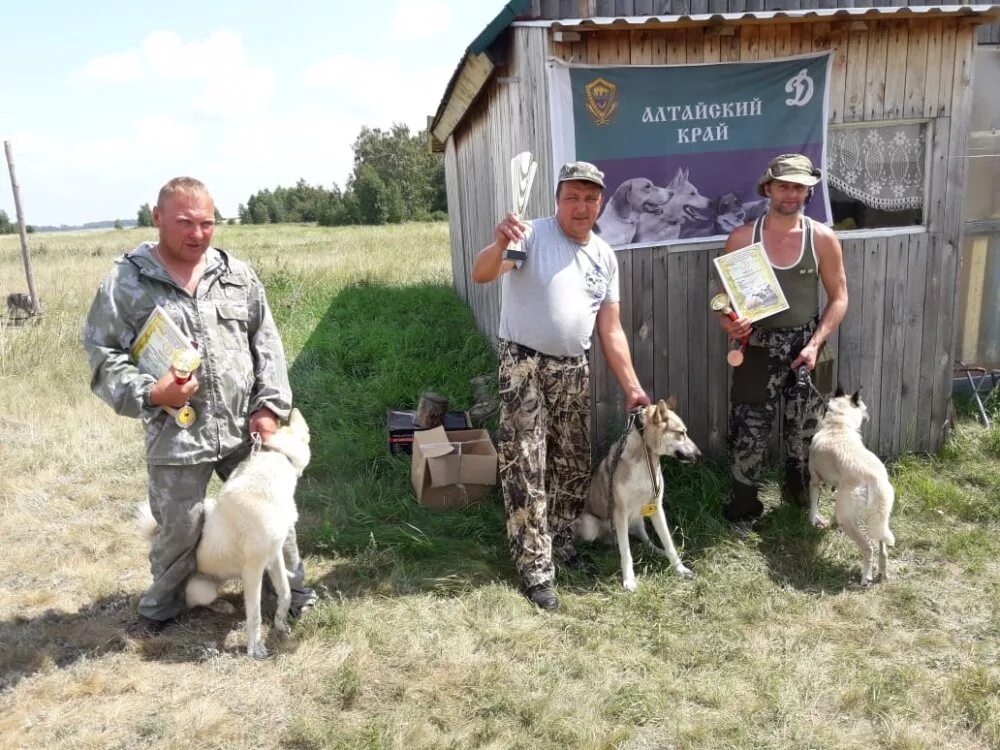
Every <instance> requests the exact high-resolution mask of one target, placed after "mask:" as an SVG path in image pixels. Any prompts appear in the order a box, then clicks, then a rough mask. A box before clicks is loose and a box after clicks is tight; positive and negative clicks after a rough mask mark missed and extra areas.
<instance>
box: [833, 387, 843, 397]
mask: <svg viewBox="0 0 1000 750" xmlns="http://www.w3.org/2000/svg"><path fill="white" fill-rule="evenodd" d="M843 395H845V394H844V387H843V386H842V385H841V384H840V383H837V390H836V391H834V392H833V397H834V398H840V397H841V396H843Z"/></svg>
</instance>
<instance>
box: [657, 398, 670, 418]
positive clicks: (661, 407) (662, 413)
mask: <svg viewBox="0 0 1000 750" xmlns="http://www.w3.org/2000/svg"><path fill="white" fill-rule="evenodd" d="M669 409H670V407H669V406H667V402H666V401H664V400H663V399H662V398H661V399H660V400H659V401H657V402H656V421H657V422H666V421H667V412H668V411H669Z"/></svg>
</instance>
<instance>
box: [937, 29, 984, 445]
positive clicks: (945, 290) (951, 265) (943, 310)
mask: <svg viewBox="0 0 1000 750" xmlns="http://www.w3.org/2000/svg"><path fill="white" fill-rule="evenodd" d="M975 45H976V40H975V27H973V26H969V25H963V26H961V27H959V29H958V31H957V34H956V38H955V57H954V60H955V62H954V66H953V73H952V85H951V93H952V99H951V102H950V105H949V111H950V112H951V133H950V136H949V141H948V172H949V173H948V179H947V184H946V187H945V194H946V200H945V220H944V237H943V239H944V242H943V244H942V259H941V287H940V292H941V307H940V312H939V315H938V321H937V323H938V328H937V343H936V359H935V361H936V362H937V369H936V371H935V373H934V390H933V393H932V398H933V401H932V404H931V429H932V431H931V441H932V444H933V446H934V450H937V449H939V448H940V447H941V445H942V443H943V442H944V438H945V437H946V436H947V430H946V427H945V425H946V422H947V419H948V413H949V412H948V408H949V406H950V404H951V378H952V368H953V363H954V359H955V346H956V339H957V331H958V326H957V316H956V315H955V298H956V296H957V291H958V261H959V255H960V254H959V242H960V235H961V222H962V200H963V192H964V188H965V182H966V177H967V175H968V162H969V160H968V159H967V158H965V157H966V155H967V154H968V146H969V129H970V123H971V120H972V87H971V83H972V76H973V70H974V64H975V63H974V53H975ZM942 49H944V48H942ZM943 61H944V57H942V62H943ZM935 428H936V431H935Z"/></svg>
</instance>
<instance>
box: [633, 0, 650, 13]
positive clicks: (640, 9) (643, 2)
mask: <svg viewBox="0 0 1000 750" xmlns="http://www.w3.org/2000/svg"><path fill="white" fill-rule="evenodd" d="M635 15H637V16H651V15H653V0H635Z"/></svg>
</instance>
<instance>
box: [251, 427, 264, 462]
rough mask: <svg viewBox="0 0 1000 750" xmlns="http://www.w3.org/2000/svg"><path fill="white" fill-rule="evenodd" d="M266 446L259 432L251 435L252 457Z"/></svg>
mask: <svg viewBox="0 0 1000 750" xmlns="http://www.w3.org/2000/svg"><path fill="white" fill-rule="evenodd" d="M263 446H264V441H263V440H261V438H260V433H259V432H251V433H250V455H251V456H253V455H255V454H256V453H257V452H258V451H259V450H260V449H261V448H262V447H263Z"/></svg>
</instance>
